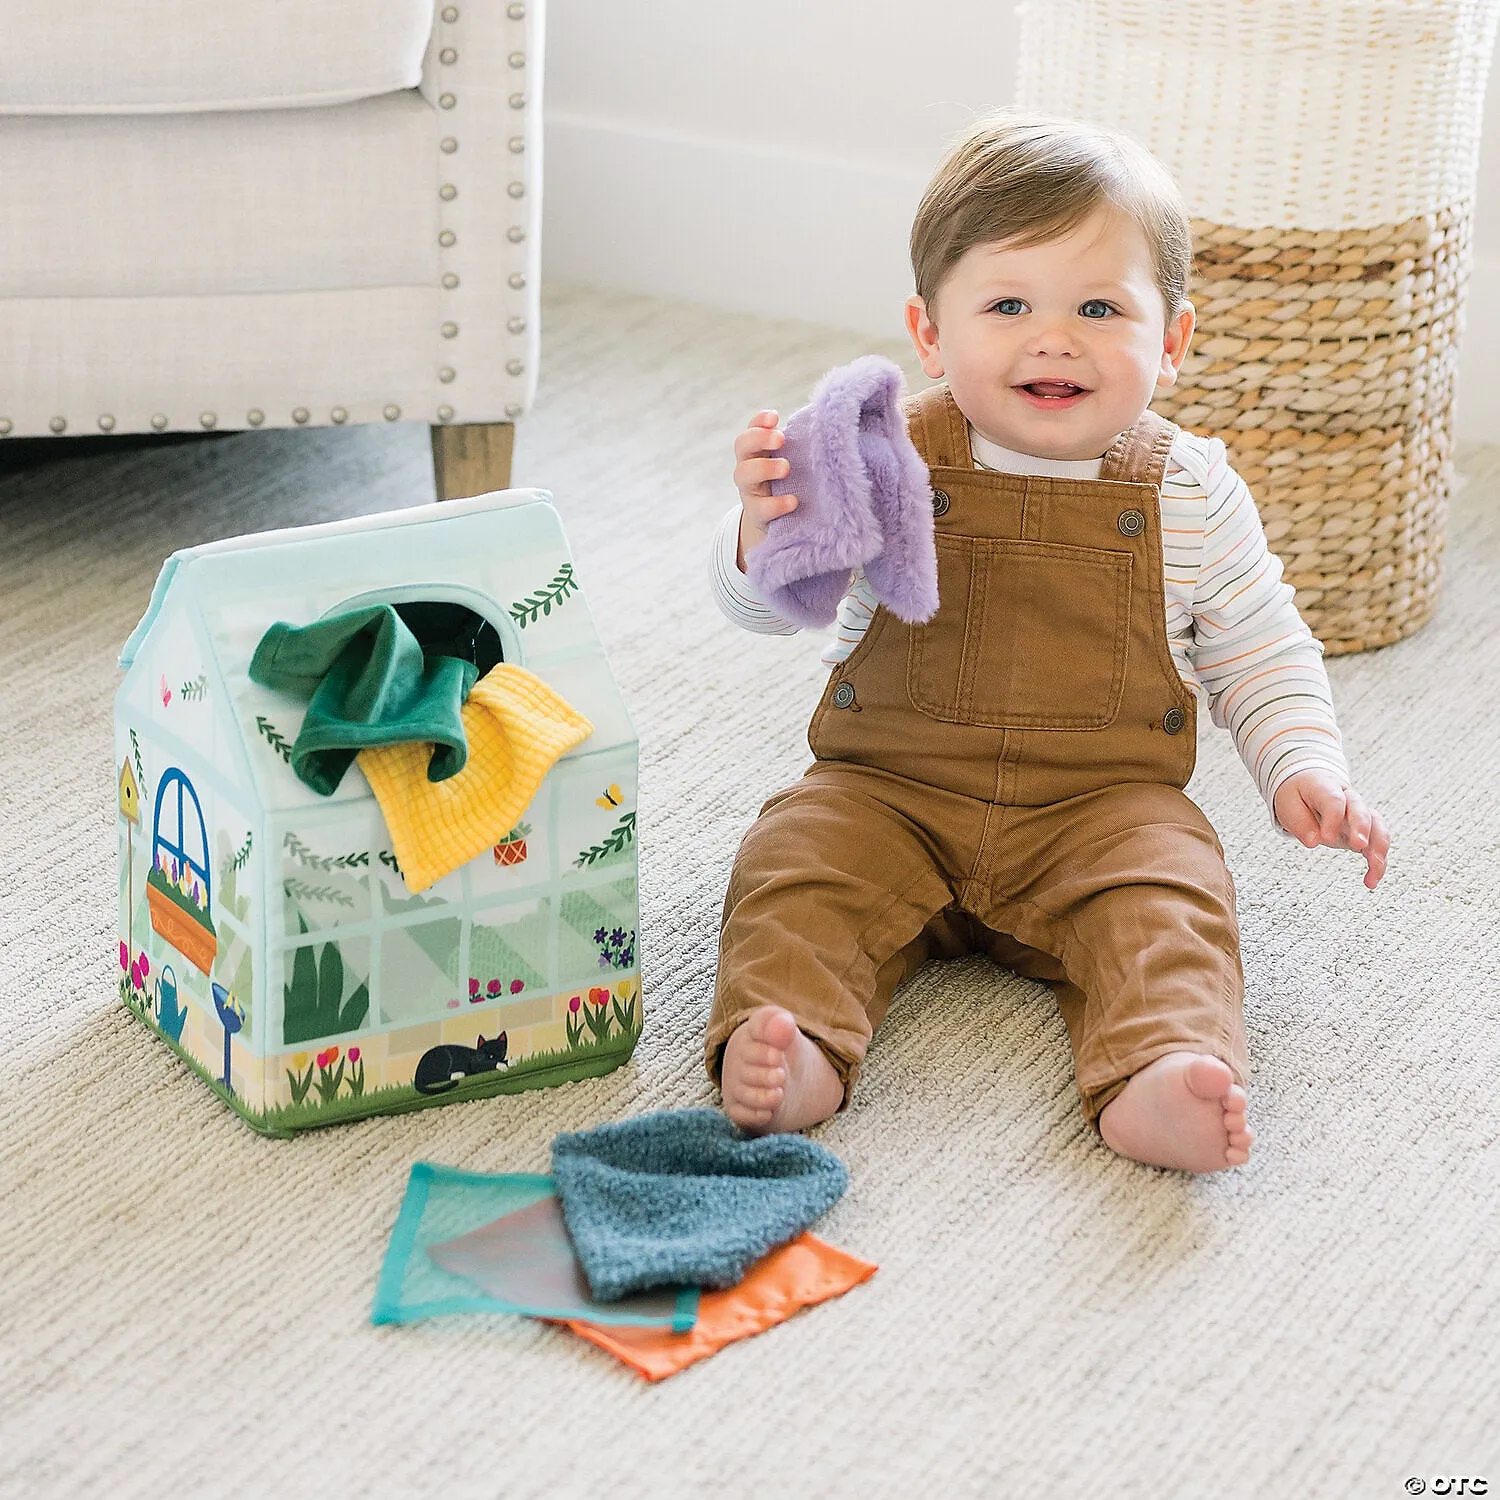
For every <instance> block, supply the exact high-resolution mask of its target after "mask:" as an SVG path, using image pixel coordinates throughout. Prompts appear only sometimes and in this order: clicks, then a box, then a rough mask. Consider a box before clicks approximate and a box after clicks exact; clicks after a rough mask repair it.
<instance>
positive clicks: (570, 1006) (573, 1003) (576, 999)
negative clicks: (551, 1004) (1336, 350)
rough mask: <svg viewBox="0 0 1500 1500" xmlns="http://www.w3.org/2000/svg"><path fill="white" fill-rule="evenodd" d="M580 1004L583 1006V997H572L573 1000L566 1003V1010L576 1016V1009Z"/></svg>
mask: <svg viewBox="0 0 1500 1500" xmlns="http://www.w3.org/2000/svg"><path fill="white" fill-rule="evenodd" d="M582 1004H583V996H582V995H574V996H573V998H572V999H571V1000H569V1001H568V1009H569V1010H570V1011H572V1012H573V1014H574V1015H575V1016H576V1015H577V1014H578V1007H579V1006H580V1005H582Z"/></svg>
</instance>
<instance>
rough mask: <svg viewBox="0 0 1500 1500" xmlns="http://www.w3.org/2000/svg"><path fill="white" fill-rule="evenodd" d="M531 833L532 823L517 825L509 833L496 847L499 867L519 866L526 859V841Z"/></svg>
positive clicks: (496, 859)
mask: <svg viewBox="0 0 1500 1500" xmlns="http://www.w3.org/2000/svg"><path fill="white" fill-rule="evenodd" d="M530 833H531V824H530V823H517V824H516V826H515V827H514V828H512V829H511V831H510V832H509V833H507V834H506V835H505V837H504V838H503V839H501V840H500V842H499V843H498V844H496V845H495V863H496V864H497V865H518V864H520V863H521V862H522V861H523V860H524V859H525V858H526V840H527V838H528V837H529V835H530Z"/></svg>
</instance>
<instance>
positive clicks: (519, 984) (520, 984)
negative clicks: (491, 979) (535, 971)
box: [510, 979, 526, 995]
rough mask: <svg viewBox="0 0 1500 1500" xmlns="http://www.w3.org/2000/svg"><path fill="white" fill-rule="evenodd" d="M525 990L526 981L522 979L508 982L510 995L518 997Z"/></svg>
mask: <svg viewBox="0 0 1500 1500" xmlns="http://www.w3.org/2000/svg"><path fill="white" fill-rule="evenodd" d="M525 988H526V981H525V980H524V979H512V980H511V982H510V992H511V994H512V995H519V994H520V993H521V991H522V990H524V989H525Z"/></svg>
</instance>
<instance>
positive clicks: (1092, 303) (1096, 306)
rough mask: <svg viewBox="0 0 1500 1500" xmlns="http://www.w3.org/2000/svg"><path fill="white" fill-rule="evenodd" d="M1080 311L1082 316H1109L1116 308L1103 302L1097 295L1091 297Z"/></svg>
mask: <svg viewBox="0 0 1500 1500" xmlns="http://www.w3.org/2000/svg"><path fill="white" fill-rule="evenodd" d="M1078 311H1079V314H1080V316H1082V317H1085V318H1107V317H1108V316H1109V315H1110V313H1112V312H1113V311H1114V308H1112V307H1111V306H1110V305H1109V303H1107V302H1101V301H1100V300H1099V298H1097V297H1090V298H1089V300H1088V301H1087V302H1085V303H1084V304H1083V306H1082V307H1080V308H1079V309H1078Z"/></svg>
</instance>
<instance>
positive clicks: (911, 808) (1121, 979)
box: [706, 386, 1246, 1125]
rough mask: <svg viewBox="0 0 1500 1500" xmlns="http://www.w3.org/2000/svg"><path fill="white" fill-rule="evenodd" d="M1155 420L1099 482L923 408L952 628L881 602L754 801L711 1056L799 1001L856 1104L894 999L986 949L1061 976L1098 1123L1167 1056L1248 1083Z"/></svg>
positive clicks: (1164, 434) (942, 588)
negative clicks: (1169, 582) (798, 742)
mask: <svg viewBox="0 0 1500 1500" xmlns="http://www.w3.org/2000/svg"><path fill="white" fill-rule="evenodd" d="M1175 430H1176V429H1175V428H1173V427H1172V425H1171V424H1170V423H1168V422H1166V421H1164V420H1163V419H1162V418H1160V417H1157V416H1156V415H1155V414H1154V413H1151V412H1147V413H1146V414H1145V415H1144V416H1143V417H1142V418H1141V420H1140V421H1139V422H1137V423H1136V425H1135V426H1134V427H1133V428H1131V429H1130V430H1129V431H1128V432H1125V433H1122V434H1121V435H1120V437H1119V438H1117V439H1116V441H1115V443H1114V445H1113V446H1112V447H1111V449H1110V451H1109V453H1108V454H1106V456H1105V458H1104V463H1103V468H1102V470H1101V474H1100V477H1099V478H1098V479H1091V480H1078V479H1054V478H1032V477H1024V476H1019V475H1012V474H996V473H990V472H988V471H985V470H979V469H976V468H975V466H974V462H973V458H972V456H971V452H970V446H969V429H968V423H967V422H966V420H965V418H964V416H963V414H962V413H961V412H960V411H959V409H958V407H957V406H956V405H955V404H954V402H953V399H952V397H951V396H950V395H949V394H948V390H947V387H946V386H936V387H934V388H932V389H931V390H928V391H925V392H923V393H922V395H920V396H919V397H917V398H916V399H915V400H914V401H913V402H912V404H911V435H912V438H913V440H914V441H915V443H916V445H917V448H918V450H919V451H920V453H921V454H922V456H923V458H924V459H926V461H927V464H928V467H929V469H930V471H931V475H932V485H933V502H934V503H933V510H934V514H935V516H936V533H937V537H936V539H937V558H938V593H939V598H940V600H941V603H940V605H939V607H938V611H937V614H936V615H935V616H934V617H933V618H932V619H931V620H930V621H929V622H928V623H927V624H925V625H915V626H913V625H907V624H904V623H903V622H902V621H901V620H899V619H897V618H896V617H895V616H894V615H892V614H890V613H889V612H888V611H887V610H885V609H883V608H882V609H878V610H877V611H876V613H875V616H874V618H873V619H872V620H871V622H870V625H869V628H868V629H867V630H866V632H865V634H864V637H863V638H862V639H861V641H860V642H859V644H858V645H857V646H856V647H855V649H854V651H853V653H852V654H851V655H850V656H849V658H848V659H847V660H846V661H844V662H842V663H841V664H840V665H839V666H837V667H836V668H835V669H834V671H833V673H832V675H831V677H830V678H829V682H828V686H827V688H826V689H825V690H824V693H823V697H822V701H821V702H820V703H819V705H818V708H817V711H816V712H815V713H814V715H813V719H812V723H811V725H810V727H809V729H808V741H809V744H810V745H811V747H812V751H813V754H814V755H815V756H816V757H817V758H816V760H815V761H814V763H813V764H812V766H810V767H809V768H808V770H807V773H806V774H805V775H804V777H803V778H802V780H801V781H799V782H798V783H797V784H796V785H795V786H792V787H790V788H788V789H787V790H786V791H783V792H780V793H778V794H777V795H776V796H774V797H772V798H771V800H770V801H769V802H767V803H766V804H765V806H764V807H763V808H762V809H761V814H760V817H759V818H758V819H757V820H756V822H755V823H754V824H752V825H751V827H750V829H749V830H748V832H747V833H746V834H745V837H744V840H743V842H742V843H741V845H740V849H739V853H738V855H737V856H736V858H735V864H734V870H733V873H732V874H731V876H730V881H729V891H728V895H727V896H726V898H725V903H724V918H723V930H722V933H721V938H720V948H719V973H718V983H717V987H716V991H715V996H714V1006H713V1014H712V1015H711V1017H710V1020H709V1027H708V1035H707V1038H706V1052H707V1060H708V1066H709V1071H710V1073H711V1074H712V1075H713V1076H715V1077H717V1076H718V1072H719V1067H720V1063H721V1060H722V1056H723V1050H724V1044H725V1042H726V1041H728V1039H729V1037H730V1036H731V1035H732V1034H733V1032H734V1030H735V1028H736V1027H737V1026H739V1025H740V1023H741V1022H742V1021H744V1019H745V1018H746V1016H747V1015H748V1014H749V1013H750V1012H751V1011H753V1010H755V1009H756V1008H758V1007H759V1006H762V1005H780V1006H784V1007H785V1008H786V1009H788V1010H789V1011H791V1012H792V1014H793V1015H794V1016H795V1017H796V1018H797V1022H798V1024H799V1026H800V1027H801V1028H802V1030H803V1031H804V1032H805V1033H806V1034H807V1035H808V1036H810V1037H812V1038H813V1039H814V1040H815V1041H816V1042H818V1043H819V1045H820V1046H821V1047H822V1049H823V1050H824V1052H825V1053H826V1054H827V1056H828V1058H829V1059H830V1061H832V1063H833V1064H834V1066H835V1067H836V1068H837V1069H838V1071H839V1074H840V1076H841V1077H842V1078H843V1080H844V1085H845V1091H844V1098H845V1102H846V1103H847V1101H848V1098H849V1093H850V1090H851V1089H852V1087H853V1084H854V1080H855V1077H856V1075H857V1073H858V1069H859V1064H860V1061H861V1059H862V1058H863V1056H864V1053H865V1049H866V1047H867V1046H868V1044H869V1040H870V1037H871V1034H872V1032H873V1029H874V1028H875V1027H876V1026H878V1025H879V1024H880V1022H881V1020H882V1019H883V1018H884V1016H885V1013H886V1009H887V1007H888V1005H889V1003H890V998H891V995H892V994H893V992H894V991H895V989H896V987H897V986H898V985H899V984H900V983H901V982H902V981H903V980H905V979H906V978H908V977H909V976H910V975H911V974H913V973H914V972H915V971H916V969H917V968H918V967H919V966H920V965H921V964H922V963H923V962H924V961H925V960H926V959H928V958H929V957H952V956H956V955H958V954H961V953H964V952H970V951H975V950H978V951H983V952H988V953H990V954H991V955H993V956H994V957H995V958H996V959H997V960H998V961H1000V962H1001V963H1003V964H1005V965H1007V966H1008V967H1010V968H1012V969H1014V970H1016V971H1017V972H1019V973H1021V974H1025V975H1028V976H1030V977H1033V978H1037V979H1043V980H1047V981H1049V982H1050V983H1051V984H1052V986H1053V988H1054V991H1055V993H1056V995H1057V1000H1058V1005H1059V1008H1060V1009H1061V1011H1062V1015H1063V1018H1064V1020H1065V1021H1066V1023H1067V1028H1068V1035H1069V1038H1070V1040H1071V1042H1072V1045H1073V1059H1074V1067H1075V1071H1076V1074H1077V1079H1078V1090H1079V1093H1080V1094H1081V1095H1082V1098H1083V1105H1084V1112H1085V1114H1086V1115H1087V1117H1088V1120H1089V1122H1090V1124H1093V1125H1097V1123H1098V1118H1099V1114H1100V1112H1101V1111H1102V1110H1103V1108H1104V1107H1105V1105H1106V1104H1108V1103H1109V1101H1110V1100H1111V1099H1113V1098H1114V1096H1115V1095H1116V1094H1117V1093H1118V1092H1119V1091H1120V1089H1121V1088H1123V1087H1124V1085H1125V1082H1126V1080H1128V1079H1129V1078H1130V1077H1131V1075H1132V1074H1134V1073H1136V1072H1139V1071H1140V1069H1142V1068H1143V1067H1145V1066H1146V1065H1147V1064H1148V1063H1150V1062H1153V1061H1154V1060H1155V1059H1156V1058H1158V1057H1161V1056H1163V1055H1165V1054H1166V1053H1169V1052H1178V1051H1195V1052H1206V1053H1209V1054H1211V1055H1213V1056H1215V1057H1219V1058H1222V1059H1223V1060H1224V1061H1225V1062H1226V1063H1228V1064H1229V1066H1230V1068H1231V1069H1232V1070H1233V1071H1234V1074H1235V1077H1236V1079H1237V1080H1238V1081H1239V1082H1241V1083H1243V1082H1244V1081H1245V1070H1246V1058H1245V1042H1244V1027H1243V1019H1242V1000H1243V988H1244V987H1243V977H1242V973H1241V969H1240V960H1239V932H1238V928H1237V926H1236V922H1235V913H1234V885H1233V882H1232V881H1231V879H1230V876H1229V871H1228V870H1227V869H1226V868H1225V865H1224V856H1223V850H1222V848H1221V847H1220V844H1219V840H1218V838H1217V837H1216V836H1215V834H1214V831H1213V828H1212V827H1211V826H1210V824H1209V822H1208V819H1207V818H1206V817H1204V815H1203V813H1202V812H1201V811H1199V809H1198V807H1197V806H1196V805H1195V804H1194V803H1193V802H1192V801H1191V799H1189V798H1188V797H1187V796H1186V795H1185V794H1184V793H1183V791H1182V788H1183V787H1184V786H1185V785H1186V783H1187V780H1188V778H1189V776H1190V775H1191V774H1192V770H1193V762H1194V757H1195V753H1196V744H1195V728H1196V703H1195V700H1194V696H1193V693H1192V690H1191V689H1190V688H1189V687H1188V686H1187V685H1186V684H1184V683H1183V681H1182V679H1181V678H1180V677H1179V676H1178V673H1177V669H1176V667H1175V666H1174V665H1173V662H1172V656H1171V652H1170V650H1169V648H1168V645H1167V630H1166V607H1165V600H1164V590H1163V579H1162V539H1161V514H1160V504H1159V494H1160V489H1159V487H1160V484H1161V480H1162V475H1163V473H1164V471H1165V467H1166V460H1167V453H1168V450H1169V449H1170V447H1171V443H1172V437H1173V434H1174V432H1175Z"/></svg>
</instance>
